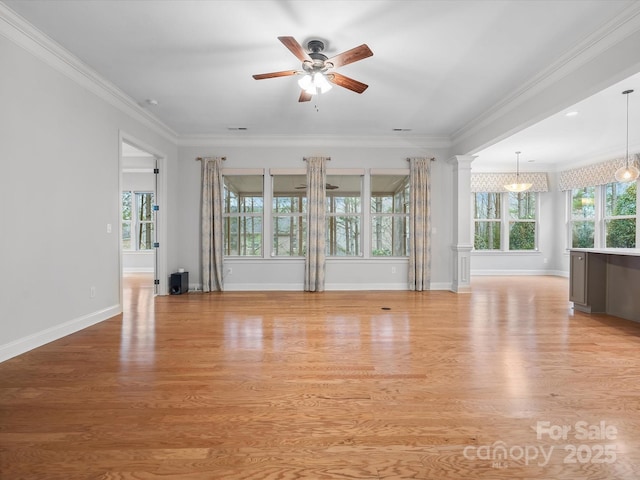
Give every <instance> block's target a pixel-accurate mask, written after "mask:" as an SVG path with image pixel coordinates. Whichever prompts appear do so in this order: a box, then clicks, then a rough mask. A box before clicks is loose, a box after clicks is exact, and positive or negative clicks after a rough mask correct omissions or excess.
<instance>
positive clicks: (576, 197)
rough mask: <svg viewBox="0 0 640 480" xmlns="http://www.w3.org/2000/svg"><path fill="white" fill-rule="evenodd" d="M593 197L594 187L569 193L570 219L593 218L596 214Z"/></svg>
mask: <svg viewBox="0 0 640 480" xmlns="http://www.w3.org/2000/svg"><path fill="white" fill-rule="evenodd" d="M595 196H596V187H586V188H579V189H577V190H573V191H572V192H571V217H572V218H575V219H578V218H594V217H595V214H596V202H595ZM576 248H577V247H576ZM585 248H586V247H585Z"/></svg>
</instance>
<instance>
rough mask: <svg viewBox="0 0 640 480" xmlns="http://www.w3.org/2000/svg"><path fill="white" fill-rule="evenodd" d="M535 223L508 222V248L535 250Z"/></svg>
mask: <svg viewBox="0 0 640 480" xmlns="http://www.w3.org/2000/svg"><path fill="white" fill-rule="evenodd" d="M535 248H536V223H535V222H510V223H509V250H535Z"/></svg>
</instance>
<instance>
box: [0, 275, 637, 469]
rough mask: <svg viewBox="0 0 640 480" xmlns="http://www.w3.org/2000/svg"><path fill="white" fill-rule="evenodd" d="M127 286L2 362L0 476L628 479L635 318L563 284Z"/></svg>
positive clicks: (141, 280)
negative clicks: (590, 308)
mask: <svg viewBox="0 0 640 480" xmlns="http://www.w3.org/2000/svg"><path fill="white" fill-rule="evenodd" d="M127 285H128V287H127V289H126V290H125V295H124V298H125V301H126V312H125V314H123V315H120V316H118V317H114V318H112V319H110V320H108V321H105V322H102V323H100V324H98V325H95V326H92V327H90V328H87V329H85V330H83V331H81V332H78V333H76V334H73V335H70V336H68V337H65V338H63V339H60V340H58V341H56V342H52V343H50V344H48V345H45V346H43V347H41V348H38V349H36V350H33V351H31V352H28V353H26V354H24V355H21V356H19V357H16V358H14V359H11V360H8V361H6V362H4V363H2V364H0V478H2V479H5V478H7V479H11V480H14V479H36V480H39V479H64V480H71V479H94V478H95V479H105V480H106V479H114V480H115V479H118V480H128V479H137V480H141V479H156V478H169V479H181V480H189V479H198V480H200V479H225V480H227V479H229V480H235V479H238V480H239V479H243V480H248V479H259V480H265V479H274V480H286V479H313V480H319V479H376V480H379V479H386V480H393V479H405V478H407V479H409V478H415V479H465V480H469V479H491V480H500V479H510V480H513V479H587V480H604V479H629V480H631V479H637V478H640V387H639V385H640V382H639V380H640V325H639V324H636V323H633V322H630V321H626V320H621V319H617V318H614V317H610V316H606V315H591V316H589V315H585V314H582V313H574V312H573V311H572V310H570V308H569V302H568V294H567V291H568V285H567V280H566V279H563V278H558V277H494V278H476V279H474V281H473V293H471V294H460V295H456V294H453V293H449V292H423V293H416V292H324V293H303V292H225V293H215V294H196V293H190V294H186V295H179V296H168V297H158V298H156V299H155V300H154V299H153V295H152V292H153V289H152V285H151V284H150V282H148V277H146V276H144V275H134V276H132V277H131V278H129V279H128V284H127ZM538 422H547V423H546V424H545V425H547V426H550V427H552V428H561V427H562V426H565V425H567V426H569V427H570V428H571V430H570V431H569V432H568V433H567V435H566V438H552V437H551V436H550V435H549V434H548V433H549V432H546V431H545V432H542V434H541V435H540V438H538V436H539V435H538V433H539V432H538V430H537V426H538ZM579 422H584V426H586V427H588V428H591V429H592V430H593V429H596V428H597V427H599V426H600V425H601V422H604V424H605V426H609V428H614V429H615V435H613V434H610V435H609V437H610V438H587V439H582V438H577V437H576V435H577V433H578V430H576V429H577V427H578V426H579V425H581V424H580V423H579ZM594 435H595V434H594ZM606 445H609V446H608V447H606ZM502 449H504V451H505V452H506V454H505V455H503V456H502V457H500V455H499V454H500V452H502V451H503V450H502ZM572 449H573V450H574V451H573V453H574V454H575V455H574V454H572ZM605 449H606V454H605ZM543 453H544V454H548V456H547V457H544V456H543ZM534 455H535V457H534ZM605 460H606V461H605Z"/></svg>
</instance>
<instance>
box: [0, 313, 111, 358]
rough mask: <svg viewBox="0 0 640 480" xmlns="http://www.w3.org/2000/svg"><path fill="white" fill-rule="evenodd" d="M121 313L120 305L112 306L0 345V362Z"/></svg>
mask: <svg viewBox="0 0 640 480" xmlns="http://www.w3.org/2000/svg"><path fill="white" fill-rule="evenodd" d="M121 312H122V310H121V308H120V305H113V306H111V307H108V308H105V309H104V310H99V311H97V312H93V313H90V314H89V315H85V316H83V317H80V318H76V319H74V320H69V321H68V322H64V323H61V324H60V325H56V326H54V327H50V328H47V329H46V330H42V331H40V332H36V333H33V334H31V335H27V336H26V337H22V338H19V339H18V340H14V341H12V342H9V343H6V344H4V345H0V362H4V361H5V360H9V359H10V358H13V357H17V356H18V355H22V354H23V353H26V352H28V351H29V350H33V349H34V348H38V347H41V346H42V345H45V344H47V343H50V342H53V341H54V340H59V339H60V338H62V337H66V336H67V335H70V334H72V333H75V332H78V331H80V330H82V329H84V328H87V327H90V326H91V325H95V324H96V323H100V322H102V321H104V320H107V319H108V318H111V317H113V316H115V315H118V314H119V313H121Z"/></svg>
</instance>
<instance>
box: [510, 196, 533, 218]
mask: <svg viewBox="0 0 640 480" xmlns="http://www.w3.org/2000/svg"><path fill="white" fill-rule="evenodd" d="M509 217H510V218H512V219H514V220H535V219H536V194H535V192H521V193H514V192H510V193H509Z"/></svg>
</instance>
